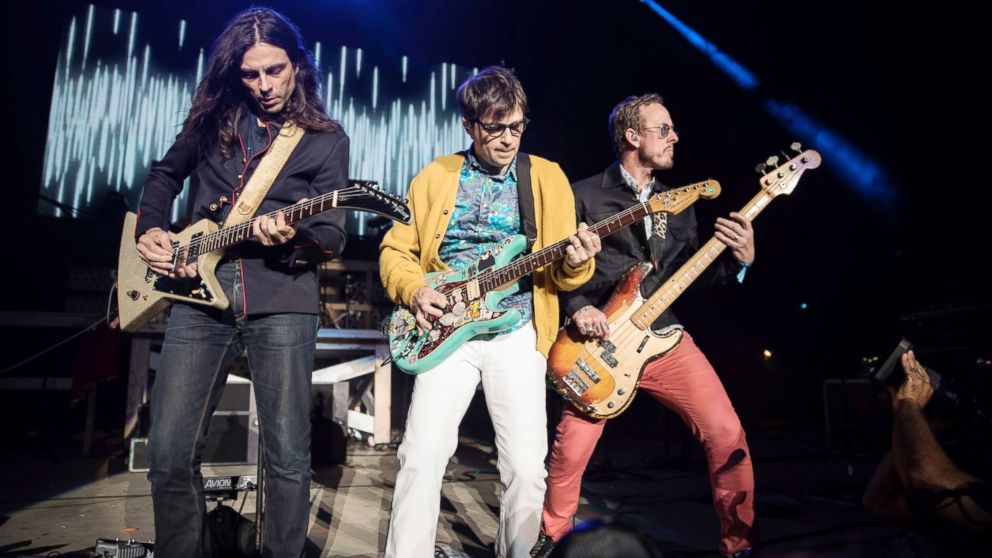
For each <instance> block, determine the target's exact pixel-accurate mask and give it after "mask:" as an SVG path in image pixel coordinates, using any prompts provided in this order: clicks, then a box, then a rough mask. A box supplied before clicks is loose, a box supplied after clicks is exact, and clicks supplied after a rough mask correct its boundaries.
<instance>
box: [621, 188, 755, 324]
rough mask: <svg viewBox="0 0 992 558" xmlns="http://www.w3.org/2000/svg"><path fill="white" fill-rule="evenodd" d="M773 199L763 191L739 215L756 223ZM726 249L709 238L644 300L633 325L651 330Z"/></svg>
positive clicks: (634, 315) (636, 313)
mask: <svg viewBox="0 0 992 558" xmlns="http://www.w3.org/2000/svg"><path fill="white" fill-rule="evenodd" d="M772 199H773V197H772V196H769V195H768V194H767V193H765V191H764V190H762V191H760V192H758V195H756V196H755V197H754V198H752V199H751V201H749V202H748V203H747V205H745V206H744V208H743V209H741V210H740V212H739V213H740V214H741V215H743V216H745V217H747V218H748V219H749V220H751V221H754V219H755V218H756V217H757V216H758V215H759V214H760V213H761V212H762V210H764V209H765V207H767V206H768V202H770V201H772ZM726 248H727V245H726V244H724V243H722V242H720V241H719V240H717V238H716V237H713V238H710V239H709V240H708V241H707V242H706V244H704V245H703V247H702V248H700V249H699V251H697V252H696V253H695V254H693V256H692V257H691V258H689V261H687V262H686V263H684V264H682V267H680V268H679V269H678V271H676V272H675V273H674V274H672V276H671V277H669V278H668V280H667V281H665V283H664V284H663V285H662V286H661V287H660V288H658V290H657V291H655V293H654V294H653V295H651V297H650V298H648V299H647V300H646V301H644V305H643V306H641V308H640V309H639V310H638V311H637V312H634V314H633V315H632V316H631V318H630V320H631V322H633V323H634V325H635V326H637V327H638V328H640V329H642V330H645V329H648V328H649V327H651V324H652V323H653V322H654V321H655V320H656V319H657V318H658V316H660V315H661V314H662V313H663V312H664V311H665V310H667V309H668V307H669V306H671V305H672V303H674V302H675V300H676V299H678V297H679V296H680V295H681V294H682V293H684V292H685V291H686V289H688V288H689V286H690V285H692V282H693V281H695V280H696V279H697V278H698V277H699V276H700V275H702V273H703V272H704V271H706V268H708V267H709V266H710V264H712V263H713V262H714V261H716V259H717V258H718V257H719V256H720V254H722V253H723V251H724V250H725V249H726Z"/></svg>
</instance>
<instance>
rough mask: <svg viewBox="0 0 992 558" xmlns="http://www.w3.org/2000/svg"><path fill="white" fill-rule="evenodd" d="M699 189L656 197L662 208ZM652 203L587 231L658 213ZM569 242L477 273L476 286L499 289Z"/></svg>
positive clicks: (608, 229) (600, 231) (601, 232)
mask: <svg viewBox="0 0 992 558" xmlns="http://www.w3.org/2000/svg"><path fill="white" fill-rule="evenodd" d="M698 188H700V185H698V184H695V185H691V186H683V187H681V188H673V189H671V190H667V191H665V192H662V193H660V194H656V196H661V198H662V199H661V203H662V204H663V206H664V207H667V205H665V204H666V200H667V199H674V198H675V197H676V196H678V195H680V194H690V195H698V194H696V193H695V192H693V190H696V189H698ZM655 203H657V202H655ZM651 204H652V201H647V202H643V203H639V204H637V205H634V206H632V207H630V208H628V209H626V210H624V211H621V212H620V213H617V214H616V215H613V216H611V217H608V218H606V219H603V220H602V221H600V222H598V223H596V224H594V225H591V226H590V227H589V231H590V232H592V233H594V234H596V235H598V236H599V237H600V238H603V237H606V236H609V235H611V234H613V233H615V232H617V231H618V230H620V229H622V228H624V227H629V226H630V225H632V224H634V223H636V222H638V221H640V220H641V219H644V218H645V217H647V216H648V215H651V214H652V213H657V211H653V210H652V209H651ZM570 245H571V243H570V242H569V241H568V239H565V240H560V241H558V242H556V243H554V244H552V245H551V246H548V247H546V248H543V249H542V250H539V251H537V252H534V253H532V254H527V255H526V256H523V257H520V258H518V259H516V260H514V261H512V262H510V263H509V264H507V265H506V266H504V267H501V268H499V269H489V270H486V271H484V272H482V273H480V274H479V275H478V277H477V278H478V280H479V286H480V287H481V288H482V289H483V290H484V291H491V290H495V289H498V288H500V287H502V286H503V285H509V284H512V283H513V282H515V281H517V280H519V279H520V278H521V277H523V276H525V275H527V274H529V273H531V272H533V271H534V270H536V269H538V268H541V267H543V266H546V265H548V264H550V263H552V262H555V261H558V260H559V259H561V258H564V257H565V255H566V254H567V251H566V250H567V248H568V247H569V246H570Z"/></svg>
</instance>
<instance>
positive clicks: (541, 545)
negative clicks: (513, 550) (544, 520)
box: [530, 533, 555, 558]
mask: <svg viewBox="0 0 992 558" xmlns="http://www.w3.org/2000/svg"><path fill="white" fill-rule="evenodd" d="M554 549H555V541H553V540H551V537H549V536H547V535H545V534H544V533H539V534H538V535H537V542H536V543H534V547H533V548H531V549H530V555H531V557H532V558H548V556H551V551H552V550H554Z"/></svg>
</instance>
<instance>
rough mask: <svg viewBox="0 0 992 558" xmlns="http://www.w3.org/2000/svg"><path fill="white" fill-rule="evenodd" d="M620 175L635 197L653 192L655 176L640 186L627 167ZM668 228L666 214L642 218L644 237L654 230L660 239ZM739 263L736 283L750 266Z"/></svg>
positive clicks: (663, 237) (645, 197)
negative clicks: (739, 267)
mask: <svg viewBox="0 0 992 558" xmlns="http://www.w3.org/2000/svg"><path fill="white" fill-rule="evenodd" d="M620 176H622V177H623V181H624V182H625V183H626V184H627V187H628V188H630V189H631V190H632V191H633V192H634V193H635V194H637V199H638V200H640V201H641V203H644V202H646V201H648V198H649V197H651V194H652V193H653V192H652V190H653V189H654V187H655V183H656V181H655V178H654V176H653V175H652V176H651V180H650V181H649V182H648V183H647V184H645V185H644V186H641V185H639V184H638V183H637V179H636V178H634V176H633V175H632V174H630V173H629V172H627V169H625V168H623V165H620ZM667 230H668V214H667V213H658V214H657V215H648V216H647V217H645V218H644V234H645V236H646V238H651V233H652V232H654V233H655V234H656V235H657V236H660V237H661V239H662V240H664V239H665V232H666V231H667ZM737 263H739V264H740V266H741V269H740V271H738V272H737V275H736V278H737V282H738V283H743V282H744V276H745V275H746V274H747V268H748V267H750V265H748V264H744V263H743V262H737Z"/></svg>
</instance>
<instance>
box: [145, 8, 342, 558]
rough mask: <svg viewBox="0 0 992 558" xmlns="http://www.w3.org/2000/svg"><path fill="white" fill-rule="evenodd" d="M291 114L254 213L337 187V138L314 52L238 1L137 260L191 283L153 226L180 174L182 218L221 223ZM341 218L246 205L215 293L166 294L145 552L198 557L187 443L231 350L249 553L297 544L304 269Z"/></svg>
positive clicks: (310, 349)
mask: <svg viewBox="0 0 992 558" xmlns="http://www.w3.org/2000/svg"><path fill="white" fill-rule="evenodd" d="M290 123H292V124H290ZM293 125H295V127H296V128H297V132H296V133H299V130H303V136H302V138H301V139H300V141H299V143H298V144H297V145H296V146H295V149H293V150H292V152H291V154H290V155H289V157H288V159H287V160H286V161H285V163H284V164H283V166H282V169H281V170H280V171H279V173H278V176H277V178H276V180H275V181H274V182H273V183H272V185H271V187H270V188H269V190H268V192H267V193H266V194H265V197H264V200H263V201H262V202H261V203H260V204H259V206H258V210H257V212H256V214H257V215H263V214H267V213H271V212H274V211H276V210H278V209H280V208H282V207H284V206H287V205H291V204H293V203H296V202H298V201H300V200H302V199H305V198H313V197H316V196H318V195H320V194H323V193H325V192H329V191H332V190H336V189H339V188H342V187H344V186H345V185H346V183H347V178H348V175H347V173H348V137H347V136H346V135H345V133H344V131H343V130H342V129H341V126H340V125H339V124H337V123H336V122H334V121H333V120H331V119H330V117H329V116H328V115H327V113H326V111H325V109H324V105H323V101H322V100H321V98H320V95H319V92H318V88H317V76H316V68H315V65H314V61H313V57H312V55H311V54H310V53H309V52H308V51H307V50H306V49H305V48H304V46H303V40H302V37H301V36H300V33H299V30H298V29H297V28H296V26H295V25H294V24H293V23H291V22H290V21H288V20H287V19H286V18H285V17H284V16H282V15H280V14H279V13H277V12H274V11H272V10H269V9H264V8H253V9H250V10H248V11H246V12H243V13H241V14H239V15H237V16H236V17H235V18H234V19H233V20H231V22H230V23H228V25H227V27H226V28H225V29H224V31H223V32H222V33H221V35H220V37H219V38H218V39H217V41H216V43H215V44H214V47H213V52H212V53H211V55H210V58H209V60H208V62H207V65H206V71H205V74H204V77H203V79H202V80H201V82H200V83H199V85H198V86H197V88H196V91H195V93H194V96H193V103H192V107H191V108H190V111H189V115H188V116H187V118H186V120H185V122H184V123H183V127H182V130H181V131H180V133H179V135H178V137H177V138H176V142H175V144H173V146H172V147H171V148H170V149H169V151H168V152H167V153H166V154H165V157H164V158H163V159H162V160H161V161H158V162H156V163H154V164H153V165H152V169H151V171H150V172H149V176H148V180H147V183H146V184H145V189H144V192H143V194H142V198H141V205H140V210H139V219H138V226H137V230H136V234H137V235H138V251H139V253H140V254H141V257H142V258H143V259H144V260H145V261H146V263H147V264H148V265H149V266H151V268H152V269H153V270H155V271H156V272H158V273H160V274H162V275H166V276H169V277H172V278H176V279H189V280H194V278H195V277H196V275H197V269H196V264H195V263H192V262H185V261H178V262H177V263H175V264H174V263H173V256H172V247H171V245H170V242H169V236H168V234H167V233H166V232H165V231H166V229H167V228H168V226H169V213H170V208H171V205H172V203H173V200H174V199H175V198H176V196H178V195H179V193H180V192H181V191H182V189H183V184H184V181H185V179H186V178H187V177H189V178H190V179H191V180H190V182H191V185H192V186H191V196H190V199H191V201H190V205H189V207H188V209H189V214H190V216H191V217H192V219H193V220H199V219H211V220H213V221H215V222H217V223H221V222H224V220H225V219H226V218H227V216H228V215H229V213H230V212H231V209H232V208H238V209H239V210H241V209H242V208H243V205H241V206H239V202H243V200H242V199H241V195H242V193H243V192H244V189H245V186H246V185H247V184H248V181H249V179H250V178H251V176H252V174H253V173H254V172H255V170H256V168H257V167H258V165H259V162H260V161H261V160H263V159H264V158H265V157H266V153H267V152H268V150H269V148H270V147H271V146H272V145H273V143H274V142H275V141H276V138H277V137H278V136H279V134H280V130H281V129H283V128H285V127H287V126H293ZM287 129H289V128H287ZM344 219H345V216H344V214H343V213H341V212H339V211H336V210H332V211H328V212H325V213H322V214H319V215H317V216H314V217H312V218H309V219H307V220H305V221H302V222H300V223H298V224H296V225H289V224H287V223H286V219H285V215H284V214H282V213H279V214H278V217H276V218H274V219H273V218H270V217H261V218H259V219H258V220H257V221H256V223H255V224H254V225H253V235H254V236H253V238H252V239H251V240H250V241H248V242H245V243H242V244H240V245H238V246H236V247H234V248H232V249H229V250H228V251H227V253H226V254H225V257H224V259H223V261H222V262H221V263H220V264H219V265H218V267H217V270H216V275H217V279H218V280H219V281H220V284H221V286H222V287H223V289H224V292H225V294H226V295H227V297H228V299H229V301H230V306H229V307H228V308H227V309H226V310H223V311H221V310H216V309H212V308H205V307H199V306H197V307H194V306H192V305H186V304H176V305H175V306H174V307H173V309H172V314H171V316H170V319H169V325H168V328H167V330H166V334H165V341H164V343H163V345H162V364H161V366H160V367H159V369H158V372H157V374H156V377H155V384H154V386H153V389H152V401H151V417H152V420H151V432H150V439H149V460H150V471H149V473H148V479H149V480H150V481H151V484H152V502H153V505H154V511H155V534H156V545H155V550H156V555H158V556H162V557H165V558H168V557H171V556H176V557H182V558H189V557H195V556H208V555H209V554H210V546H209V537H208V533H207V514H206V504H205V502H204V497H203V482H202V476H201V474H200V461H201V455H202V451H203V448H204V446H205V445H206V432H207V425H208V422H209V420H210V416H211V414H213V411H214V409H215V408H216V406H217V403H218V400H219V398H220V394H221V392H222V390H223V387H224V384H225V381H226V377H227V371H228V369H229V368H230V366H231V364H232V363H233V362H234V360H235V359H237V358H238V357H239V356H241V354H242V353H244V352H247V357H248V363H249V366H250V369H251V376H252V382H253V385H254V389H255V396H256V402H257V406H258V417H259V429H260V435H261V443H262V450H263V459H264V464H265V499H264V502H265V510H266V511H267V512H268V513H266V514H265V518H266V520H265V524H264V528H263V537H262V554H263V556H266V557H269V556H271V557H277V556H278V557H287V558H290V557H292V558H298V557H299V556H300V555H301V553H302V551H303V547H304V543H305V541H306V534H307V531H306V529H307V525H308V521H307V513H308V509H309V496H310V491H309V489H310V405H311V400H310V397H311V396H310V373H311V372H312V370H313V359H314V348H315V341H316V331H317V326H318V283H317V274H316V266H317V264H318V263H319V262H322V261H325V260H327V259H330V258H331V257H333V256H336V255H337V254H339V253H340V252H341V250H342V248H343V247H344V242H345V233H344Z"/></svg>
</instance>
